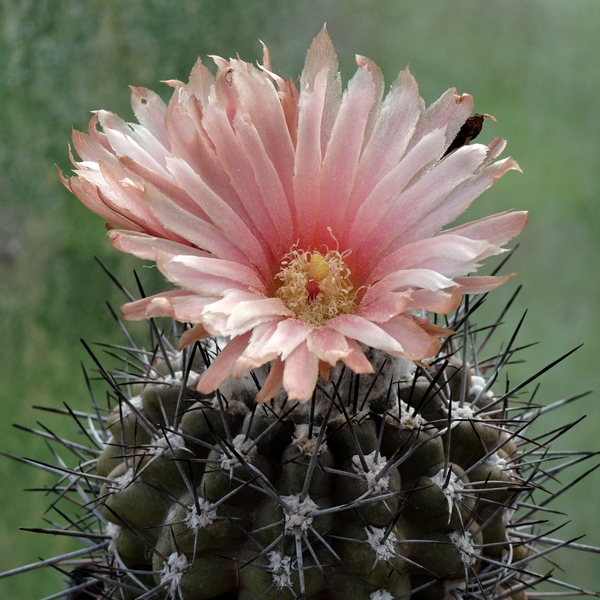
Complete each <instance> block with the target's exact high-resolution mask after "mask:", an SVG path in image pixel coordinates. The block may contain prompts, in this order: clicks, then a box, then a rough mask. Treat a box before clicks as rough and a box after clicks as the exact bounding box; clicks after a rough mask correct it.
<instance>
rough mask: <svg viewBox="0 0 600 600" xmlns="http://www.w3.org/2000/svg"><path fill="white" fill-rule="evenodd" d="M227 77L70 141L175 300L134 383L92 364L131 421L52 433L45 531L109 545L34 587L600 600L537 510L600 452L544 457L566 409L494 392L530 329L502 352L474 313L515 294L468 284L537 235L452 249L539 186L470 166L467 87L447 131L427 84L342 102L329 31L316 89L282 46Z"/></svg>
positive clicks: (477, 158)
mask: <svg viewBox="0 0 600 600" xmlns="http://www.w3.org/2000/svg"><path fill="white" fill-rule="evenodd" d="M213 58H214V60H215V63H216V65H217V74H216V76H213V75H212V74H211V73H210V72H209V71H208V69H207V68H206V67H205V66H204V65H203V64H202V62H201V61H198V62H197V63H196V65H195V66H194V68H193V70H192V73H191V75H190V81H189V83H188V84H183V83H182V82H179V81H169V82H168V83H169V85H171V86H172V87H173V88H174V89H175V91H174V94H173V97H172V99H171V101H170V102H169V104H168V105H166V104H165V103H164V102H163V101H162V100H161V99H160V97H159V96H158V95H157V94H155V93H154V92H151V91H149V90H146V89H144V88H132V105H133V109H134V112H135V114H136V117H137V118H138V120H139V124H127V123H125V122H124V121H122V120H121V119H119V118H118V117H117V116H116V115H113V114H111V113H108V112H107V111H98V112H97V113H95V114H94V116H93V117H92V120H91V121H90V126H89V130H88V133H87V134H81V133H78V132H75V133H74V134H73V145H74V148H75V150H76V152H77V153H78V154H79V156H80V157H81V162H78V161H77V160H75V159H74V164H75V166H76V174H75V176H73V177H71V178H70V179H68V178H63V183H64V184H65V185H66V186H67V187H68V188H69V189H70V190H71V191H72V192H73V193H74V194H75V195H76V196H77V197H78V198H79V199H80V200H81V201H82V202H84V203H85V204H86V205H87V206H88V207H89V208H91V209H92V210H93V211H94V212H96V213H98V214H99V215H101V216H102V217H103V218H105V219H107V220H108V229H109V238H110V241H111V242H112V244H113V245H114V246H115V247H117V248H118V249H119V250H122V251H124V252H128V253H132V254H134V255H136V256H138V257H139V258H142V259H144V260H151V261H154V262H155V263H156V265H157V266H158V268H159V270H160V271H161V272H162V273H163V274H164V275H165V276H166V277H167V278H168V279H169V280H170V281H171V282H173V283H174V284H175V285H176V286H177V289H174V290H170V291H166V292H161V293H158V294H156V295H154V296H151V297H145V296H144V295H143V294H142V296H144V297H143V298H142V299H140V300H137V301H133V302H130V303H128V304H126V305H125V306H123V307H122V310H123V313H124V315H125V316H126V318H128V319H131V320H143V319H150V321H149V323H150V330H151V340H152V342H151V343H150V345H148V344H145V345H144V344H142V345H141V346H137V345H136V344H134V342H133V341H132V339H131V337H130V336H129V335H127V345H126V346H125V347H117V348H114V349H112V350H111V351H110V353H111V354H113V355H114V354H115V352H117V353H120V356H121V359H120V360H121V364H120V365H119V366H118V367H117V368H116V369H109V368H107V367H104V366H103V364H102V362H101V361H100V360H99V359H97V358H96V356H95V354H94V353H92V351H91V349H90V354H91V355H92V357H93V358H94V360H95V363H96V367H97V369H98V371H99V373H100V374H101V375H102V378H103V379H104V380H105V381H106V383H107V384H108V385H109V386H110V391H109V398H110V399H111V402H112V405H111V406H110V407H109V410H108V411H107V412H105V411H104V409H103V408H102V406H101V405H100V404H99V403H94V405H93V407H92V410H91V411H90V414H89V415H83V414H77V413H73V412H72V411H69V410H67V411H66V412H67V414H69V415H71V416H73V417H74V418H75V419H76V421H77V423H78V425H80V427H81V429H83V430H84V431H85V433H86V436H87V440H89V442H90V445H89V446H85V445H83V444H81V443H79V442H77V443H76V442H70V441H68V440H66V439H62V438H61V437H59V436H51V437H52V439H54V441H57V442H58V443H59V444H61V445H62V446H64V448H65V449H67V450H69V451H71V452H72V453H73V455H74V457H75V458H76V462H77V465H76V466H75V467H67V466H65V465H67V461H66V460H64V459H62V458H59V460H58V464H57V465H55V466H49V465H47V466H45V467H44V468H47V469H49V470H50V471H52V472H55V473H58V474H59V476H60V481H59V483H58V484H57V485H56V486H54V487H53V488H52V489H51V491H53V492H55V493H56V494H57V495H58V499H57V501H58V500H65V501H68V502H70V503H73V504H75V505H76V506H78V507H79V509H80V514H79V515H77V516H75V517H71V516H70V515H69V514H68V513H67V521H68V523H67V525H66V528H65V529H64V530H58V531H57V529H56V528H55V527H54V528H53V529H51V530H49V531H50V532H51V533H61V534H64V535H71V536H76V537H78V538H80V539H83V540H86V541H87V544H88V545H87V546H86V547H85V548H83V549H81V550H80V551H76V552H74V553H71V554H70V555H66V556H62V557H57V558H56V559H54V560H49V561H44V562H43V563H39V564H36V565H30V566H29V567H24V568H22V569H17V571H18V572H22V571H24V570H25V571H26V570H27V569H33V568H35V567H36V566H43V565H45V564H54V565H61V566H62V565H64V566H67V565H70V566H73V561H75V567H74V568H73V569H72V570H71V574H70V580H71V585H70V588H69V589H68V590H66V591H65V592H64V594H63V596H65V595H66V596H68V597H69V598H70V599H71V600H75V599H76V598H105V599H109V598H110V599H113V600H129V599H132V600H133V599H134V598H138V599H140V600H142V599H147V598H148V599H149V598H156V599H164V600H168V599H172V600H293V599H302V600H400V599H401V598H411V599H412V600H430V599H431V600H446V599H448V600H451V599H455V598H464V599H472V600H480V599H488V600H490V599H493V600H502V599H509V598H510V599H511V600H522V599H523V598H526V597H528V595H529V593H530V591H531V590H534V589H535V588H536V586H537V585H538V584H539V583H541V582H551V583H554V584H555V585H556V586H558V588H559V591H558V592H557V593H558V594H559V595H560V594H561V593H562V591H563V590H567V591H568V593H571V592H574V593H581V594H588V595H589V594H590V592H586V591H585V590H583V589H581V588H579V587H577V586H575V585H571V584H567V583H563V582H561V581H559V580H556V579H555V578H554V577H553V576H552V575H551V574H548V573H546V572H545V571H542V572H540V573H539V574H538V573H537V568H538V567H537V564H536V563H535V561H536V559H538V558H541V557H545V556H546V555H547V554H549V553H550V552H552V551H553V550H555V549H557V548H559V547H562V546H565V545H567V546H570V547H571V548H573V549H578V550H594V549H593V548H592V549H591V548H588V547H586V546H584V545H581V544H577V543H575V542H561V541H558V540H555V539H554V538H553V537H551V536H552V529H551V527H549V528H548V529H550V531H548V530H547V529H546V528H544V517H545V515H546V513H545V511H546V505H547V504H548V502H549V501H550V500H551V499H552V496H549V497H546V498H545V499H539V496H540V494H541V493H542V492H543V490H544V484H545V483H546V482H547V481H548V480H549V479H552V478H554V477H556V474H557V473H559V472H560V471H561V470H563V469H565V468H567V467H569V466H571V465H573V464H577V463H578V462H580V461H583V460H585V459H587V458H590V456H593V455H594V454H593V453H579V454H578V453H575V454H573V453H570V452H565V453H561V452H559V451H556V450H550V444H551V442H552V441H554V440H555V439H556V438H557V437H558V436H559V435H560V434H561V433H562V432H564V431H567V430H568V429H569V428H570V427H571V426H572V424H565V425H563V426H560V427H558V428H556V427H555V426H553V427H552V430H551V431H550V432H548V433H547V434H546V435H542V436H539V435H536V437H535V438H533V439H530V437H529V435H528V430H529V427H530V425H531V423H532V422H533V420H534V419H536V418H537V417H538V416H539V415H541V414H542V413H544V412H547V411H548V409H549V408H557V407H559V406H560V405H561V404H562V403H561V402H559V403H557V404H555V405H551V406H550V407H540V406H538V405H537V404H536V403H535V402H534V396H535V391H534V392H533V393H532V394H531V395H530V396H529V397H528V396H525V395H523V394H522V390H523V388H524V387H525V386H526V384H528V383H530V382H531V381H533V380H535V379H536V378H537V376H538V375H540V374H541V372H540V373H537V374H535V375H533V376H532V377H530V378H529V379H527V380H526V381H525V382H523V383H522V384H519V385H517V386H516V387H513V388H511V387H510V386H508V387H507V389H506V390H505V391H503V392H502V393H498V387H499V385H500V383H499V381H498V377H499V375H500V373H501V372H502V370H503V369H504V368H505V367H506V365H507V364H508V363H509V362H510V361H511V360H512V359H513V357H514V355H515V353H516V352H517V351H518V348H516V347H515V338H516V333H517V332H515V333H514V334H513V335H512V336H511V337H510V339H509V342H508V343H507V344H506V347H505V349H504V350H503V351H501V352H499V353H498V354H496V355H494V353H493V352H492V355H491V356H485V354H484V352H485V351H486V350H485V349H486V347H487V342H488V340H489V339H490V336H491V335H492V333H494V332H495V331H496V329H497V327H498V325H499V321H500V320H498V321H497V322H496V323H494V324H492V325H491V326H490V327H488V328H483V329H482V328H479V327H478V326H477V325H476V324H474V323H473V321H472V319H473V315H474V313H475V310H476V309H477V307H478V306H480V304H481V300H476V301H473V300H472V301H471V303H470V302H469V300H468V297H469V295H471V296H476V295H477V294H481V293H483V292H487V291H490V290H492V289H494V288H495V287H497V286H498V285H500V284H502V283H503V282H505V281H506V280H507V279H509V278H510V277H511V275H508V276H504V277H496V276H483V277H481V276H479V277H473V276H469V277H467V275H470V274H471V273H472V272H473V271H475V270H476V269H477V268H478V267H479V263H480V261H481V260H483V259H485V258H487V257H489V256H492V255H495V254H500V253H502V252H504V248H502V246H503V245H504V244H505V243H506V242H508V240H510V239H511V238H513V237H514V236H516V235H517V234H518V233H519V232H520V231H521V229H522V228H523V226H524V225H525V223H526V221H527V216H526V213H524V212H518V211H516V212H513V211H507V212H503V213H499V214H497V215H492V216H490V217H486V218H483V219H480V220H478V221H473V222H471V223H466V224H463V225H459V226H458V227H454V228H452V229H444V227H445V226H446V225H447V224H448V223H450V222H452V221H454V220H455V219H456V218H457V217H458V216H459V215H460V214H461V213H462V212H463V211H464V210H466V208H467V207H468V206H469V204H470V203H471V202H472V201H473V200H474V199H475V198H476V197H477V196H478V195H479V194H480V193H482V192H483V191H484V190H485V189H487V188H488V187H490V186H491V185H492V184H493V183H494V182H495V181H497V180H498V179H499V178H500V177H501V176H502V175H504V174H506V173H507V172H508V171H511V170H518V165H517V163H516V162H515V161H514V160H513V159H511V158H506V159H503V160H496V159H497V158H498V156H499V155H500V153H501V152H502V151H503V149H504V147H505V142H504V140H501V139H499V138H495V139H493V140H491V142H490V143H489V144H487V145H484V144H469V142H470V141H471V140H472V139H473V138H474V137H475V136H476V135H477V134H478V133H479V131H480V129H481V127H482V123H483V119H484V117H486V116H489V115H474V116H469V115H470V114H471V112H472V108H473V99H472V97H471V96H469V95H468V94H462V95H458V94H457V93H456V91H455V90H448V91H447V92H446V93H445V94H444V95H443V96H442V97H441V98H440V99H439V100H438V101H437V102H435V103H434V104H432V105H431V106H430V107H428V108H425V104H424V102H423V100H422V99H421V98H420V97H419V94H418V88H417V85H416V82H415V80H414V78H413V77H412V75H411V74H410V72H409V71H408V70H405V71H403V72H401V73H400V74H399V76H398V78H397V80H396V82H395V83H394V84H393V86H392V87H391V89H390V91H389V93H388V95H387V96H386V97H385V99H383V89H384V84H383V79H382V76H381V72H380V70H379V69H378V68H377V66H376V65H375V64H374V63H373V62H372V61H370V60H369V59H366V58H364V57H361V56H357V58H356V61H357V65H358V70H357V73H356V75H355V76H354V78H353V79H352V81H351V83H350V84H349V85H348V88H347V89H346V90H345V91H343V90H342V87H341V81H340V77H339V73H338V72H337V70H338V66H337V58H336V56H335V51H334V49H333V45H332V43H331V40H330V39H329V36H328V35H327V32H326V31H325V29H323V30H322V31H321V33H320V34H319V35H318V36H317V37H316V38H315V40H314V41H313V43H312V44H311V46H310V48H309V51H308V54H307V59H306V63H305V67H304V70H303V72H302V75H301V78H300V86H299V89H297V88H296V87H295V85H294V83H293V82H292V81H291V80H288V81H285V80H284V79H282V78H281V77H280V76H279V75H276V74H275V72H274V70H273V68H272V66H271V58H270V54H269V52H268V50H267V49H266V47H265V48H264V56H263V65H261V67H260V68H257V67H255V66H253V65H251V64H249V63H245V62H244V61H242V60H241V59H239V58H236V59H230V60H229V61H227V60H224V59H222V58H219V57H213ZM98 125H99V126H101V128H102V131H100V130H99V129H98ZM126 295H127V297H128V299H129V300H130V301H132V300H133V297H132V296H131V295H130V294H129V293H126ZM463 296H464V298H465V299H464V300H463ZM441 315H444V316H443V317H442V316H441ZM450 315H451V316H450ZM163 317H167V318H169V319H174V320H171V321H166V323H162V325H161V328H159V326H158V325H157V323H156V322H155V321H154V320H152V319H153V318H163ZM432 319H433V320H432ZM120 327H121V329H122V330H123V331H126V330H125V328H124V327H123V326H122V325H121V324H120ZM211 336H212V337H211ZM478 338H479V339H478ZM88 349H89V348H88ZM557 362H558V361H557ZM543 371H544V370H542V372H543ZM569 400H570V399H568V400H565V401H564V402H567V401H569ZM40 433H41V435H44V436H47V434H45V433H43V432H40ZM546 463H547V464H546ZM559 492H560V490H559ZM8 574H10V573H8ZM5 575H6V574H5ZM53 597H57V596H53Z"/></svg>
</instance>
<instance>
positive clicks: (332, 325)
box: [63, 30, 527, 402]
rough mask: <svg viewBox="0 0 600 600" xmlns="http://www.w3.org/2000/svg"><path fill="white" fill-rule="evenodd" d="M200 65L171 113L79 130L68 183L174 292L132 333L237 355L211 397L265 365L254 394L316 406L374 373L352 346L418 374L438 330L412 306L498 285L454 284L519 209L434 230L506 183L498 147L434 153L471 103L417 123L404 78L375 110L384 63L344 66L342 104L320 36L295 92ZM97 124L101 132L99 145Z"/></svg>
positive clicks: (274, 80)
mask: <svg viewBox="0 0 600 600" xmlns="http://www.w3.org/2000/svg"><path fill="white" fill-rule="evenodd" d="M214 61H215V63H216V65H217V68H218V73H217V75H216V78H215V77H213V75H211V73H210V72H209V71H208V69H206V67H204V65H203V64H202V63H201V62H200V61H198V63H197V64H196V65H195V67H194V69H193V71H192V73H191V76H190V81H189V83H188V84H187V85H185V84H183V83H181V82H179V81H169V82H167V83H168V84H169V85H170V86H172V87H173V88H174V93H173V97H172V98H171V101H170V102H169V104H168V105H165V104H164V103H163V102H162V100H161V99H160V98H159V97H158V95H156V94H155V93H153V92H151V91H149V90H146V89H144V88H132V104H133V109H134V111H135V115H136V117H137V119H138V121H139V124H129V123H125V122H124V121H122V120H121V119H120V118H119V117H117V116H116V115H113V114H112V113H109V112H106V111H98V112H97V113H95V115H94V116H93V118H92V120H91V122H90V126H89V132H88V134H87V135H85V134H81V133H78V132H75V133H74V134H73V144H74V146H75V149H76V151H77V153H78V154H79V156H80V157H81V162H75V165H76V175H77V176H76V177H73V178H71V179H68V180H67V179H63V182H64V183H65V185H67V186H68V187H69V189H71V191H72V192H73V193H74V194H75V195H76V196H77V197H78V198H79V199H80V200H81V201H82V202H83V203H84V204H86V206H88V207H89V208H90V209H91V210H93V211H94V212H96V213H98V214H99V215H101V216H102V217H104V218H105V219H106V220H107V221H109V222H110V223H111V224H112V226H113V227H116V228H112V229H111V231H110V232H109V236H110V240H111V242H112V243H113V245H114V246H115V247H116V248H118V249H119V250H122V251H124V252H130V253H132V254H134V255H136V256H138V257H140V258H142V259H146V260H151V261H155V262H156V264H157V265H158V267H159V269H160V270H161V271H162V273H164V275H165V276H166V277H167V278H168V279H169V280H170V281H172V282H173V283H174V284H175V285H176V286H177V288H178V289H175V290H173V291H168V292H164V293H161V294H157V295H155V296H152V297H150V298H145V299H143V300H139V301H137V302H132V303H130V304H127V305H125V306H124V307H123V312H124V314H125V315H126V317H127V318H129V319H134V320H137V319H145V318H147V317H155V316H170V317H173V318H174V319H176V320H178V321H182V322H189V323H193V324H194V327H193V328H192V329H190V330H188V331H187V332H186V334H185V335H184V338H183V340H182V343H183V344H184V345H185V344H190V343H193V342H195V341H197V340H199V339H201V338H202V337H205V336H206V335H209V334H211V335H217V336H226V337H229V338H231V341H230V342H229V343H228V344H227V345H226V346H225V348H224V350H223V351H222V352H221V353H220V354H219V356H218V357H217V359H216V360H215V361H214V362H213V363H212V365H211V366H210V367H209V368H208V370H207V371H206V372H205V373H204V375H203V376H202V378H201V380H200V382H199V385H198V389H199V390H200V391H202V392H205V393H209V392H211V391H214V390H215V389H217V388H218V387H219V386H220V385H221V384H222V383H223V382H224V381H225V380H226V379H227V378H229V377H236V378H240V377H242V376H244V375H245V374H247V373H248V372H249V371H250V370H252V369H254V368H256V367H258V366H260V365H263V364H265V363H267V362H270V361H273V364H272V366H271V369H270V372H269V376H268V377H267V379H266V381H265V383H264V385H263V387H262V390H261V391H260V393H259V394H258V396H257V400H258V401H266V400H268V399H269V398H271V397H272V396H273V395H274V394H275V393H276V392H277V391H278V390H279V389H280V388H281V387H282V386H283V387H284V388H285V390H286V391H287V393H288V395H289V397H290V398H291V399H298V400H300V401H303V402H304V401H306V400H308V399H310V397H311V395H312V393H313V390H314V388H315V386H316V384H317V379H318V377H319V374H321V375H322V376H323V377H325V378H326V377H327V375H328V373H329V369H330V368H331V366H333V365H335V364H336V363H338V361H342V362H343V363H344V364H345V365H347V366H348V367H349V368H350V369H352V370H353V371H354V372H356V373H369V372H372V371H373V369H372V367H371V364H370V363H369V361H368V360H367V358H366V357H365V354H364V353H363V350H362V346H361V345H366V346H371V347H374V348H379V349H381V350H384V351H385V352H388V353H389V354H391V355H393V356H399V357H403V358H407V359H409V360H419V359H423V358H426V357H429V356H432V355H433V354H435V353H436V351H437V350H438V348H439V346H440V341H439V338H440V336H443V335H445V334H447V333H448V332H447V331H446V330H443V329H441V328H439V327H437V326H435V325H433V324H432V323H430V322H429V320H428V319H419V318H417V317H416V316H414V311H415V310H416V309H424V310H426V311H431V312H434V313H441V314H444V313H447V312H449V311H451V310H453V309H455V308H456V307H457V306H458V304H459V302H460V299H461V296H462V294H465V293H480V292H483V291H488V290H490V289H492V288H494V287H496V286H497V285H499V284H501V283H502V282H503V281H505V280H506V279H507V278H506V277H504V278H498V277H466V275H468V274H469V273H471V272H472V271H474V270H475V269H476V268H477V266H478V261H480V260H482V259H484V258H486V257H488V256H490V255H493V254H498V253H500V252H502V248H501V245H502V244H504V243H505V242H506V241H507V240H509V239H511V238H512V237H513V236H515V235H517V234H518V233H519V232H520V231H521V229H522V227H523V226H524V224H525V222H526V220H527V218H526V214H525V213H524V212H510V211H509V212H504V213H500V214H497V215H494V216H491V217H487V218H485V219H480V220H478V221H474V222H472V223H468V224H466V225H461V226H459V227H455V228H453V229H446V230H442V227H444V226H445V225H446V224H448V223H450V222H452V221H453V220H454V219H455V218H456V217H458V215H460V214H461V213H462V212H463V211H464V210H465V209H466V208H467V207H468V206H469V205H470V204H471V202H472V201H473V200H474V199H475V198H476V197H477V196H479V194H481V193H482V192H483V191H484V190H485V189H487V188H488V187H490V186H491V185H492V184H493V183H494V182H495V181H496V180H497V179H498V178H499V177H501V176H502V175H504V173H506V172H507V171H509V170H511V169H518V165H517V164H516V162H515V161H514V160H512V159H510V158H507V159H504V160H499V161H496V162H494V161H495V159H496V158H497V157H498V155H499V154H500V153H501V152H502V150H503V149H504V146H505V142H504V141H503V140H501V139H498V138H495V139H493V140H492V142H491V143H490V144H489V145H488V146H485V145H482V144H471V145H468V146H463V147H461V148H458V149H457V150H455V151H453V152H451V153H449V154H448V155H446V156H444V154H445V151H446V149H447V148H448V146H449V145H450V143H451V142H452V141H453V139H454V138H455V137H456V134H457V132H458V131H459V129H460V127H461V126H462V125H463V124H464V122H465V120H466V119H467V117H468V116H469V115H470V114H471V111H472V107H473V100H472V98H471V97H470V96H468V95H462V96H458V95H457V94H456V92H455V90H449V91H448V92H446V93H445V94H444V95H443V96H442V97H441V98H440V99H439V100H438V101H437V102H435V103H434V104H432V105H431V106H430V107H429V108H427V109H426V108H425V106H424V103H423V100H422V99H421V98H420V97H419V94H418V89H417V85H416V83H415V80H414V79H413V77H412V75H411V74H410V73H409V72H408V70H406V71H402V72H401V73H400V74H399V76H398V78H397V80H396V81H395V82H394V84H393V85H392V87H391V90H390V91H389V92H388V94H387V95H386V96H385V98H383V95H384V94H383V92H384V83H383V79H382V76H381V73H380V71H379V69H378V68H377V66H376V65H375V64H374V63H373V62H371V61H370V60H368V59H366V58H364V57H362V56H357V58H356V62H357V64H358V70H357V72H356V74H355V75H354V77H353V78H352V79H351V81H350V82H349V84H348V87H347V89H346V90H343V89H342V85H341V82H340V76H339V73H338V65H337V59H336V55H335V52H334V49H333V46H332V44H331V41H330V39H329V37H328V35H327V33H326V31H325V30H323V31H322V32H321V33H320V34H319V35H318V36H317V38H316V39H315V40H314V42H313V44H312V45H311V47H310V49H309V51H308V55H307V58H306V64H305V67H304V70H303V72H302V76H301V78H300V90H299V91H298V90H297V89H296V87H295V86H294V84H293V83H292V81H291V80H288V81H284V80H283V79H282V78H281V77H279V76H278V75H276V74H274V73H273V72H272V71H271V62H270V57H269V54H268V51H267V49H266V48H265V51H264V61H263V62H264V64H263V66H261V67H255V66H253V65H251V64H248V63H245V62H243V61H241V60H240V59H231V60H229V61H227V60H224V59H222V58H218V57H214ZM98 125H100V126H101V127H102V130H103V131H102V132H101V131H99V130H98Z"/></svg>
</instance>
